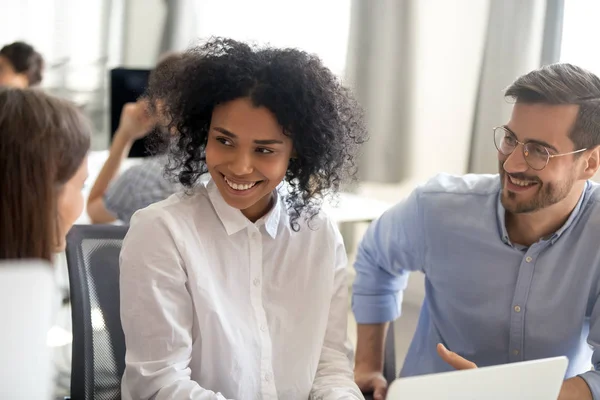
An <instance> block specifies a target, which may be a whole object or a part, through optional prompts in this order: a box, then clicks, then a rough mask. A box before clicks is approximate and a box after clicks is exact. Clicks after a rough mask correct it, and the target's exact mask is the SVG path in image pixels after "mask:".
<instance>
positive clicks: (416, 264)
mask: <svg viewBox="0 0 600 400" xmlns="http://www.w3.org/2000/svg"><path fill="white" fill-rule="evenodd" d="M422 221H423V218H422V210H421V209H420V205H419V189H416V190H415V191H413V193H412V194H411V195H410V196H409V197H408V198H407V199H406V200H404V201H403V202H401V203H399V204H397V205H396V206H394V207H392V208H391V209H389V210H387V211H386V212H385V213H384V214H383V215H382V216H381V217H380V218H379V219H377V220H376V221H375V222H373V223H372V224H371V225H370V226H369V229H368V230H367V233H366V234H365V236H364V237H363V239H362V241H361V243H360V245H359V248H358V254H357V256H356V261H355V263H354V269H355V270H356V278H355V281H354V286H353V292H352V310H353V312H354V315H355V317H356V321H357V322H358V323H359V324H377V323H383V322H388V321H393V320H394V319H396V318H398V316H399V315H400V309H401V303H402V292H403V290H404V289H405V288H406V285H407V283H408V274H409V272H410V271H416V270H419V271H423V264H424V254H425V248H426V240H425V235H424V234H423V230H424V229H423V222H422Z"/></svg>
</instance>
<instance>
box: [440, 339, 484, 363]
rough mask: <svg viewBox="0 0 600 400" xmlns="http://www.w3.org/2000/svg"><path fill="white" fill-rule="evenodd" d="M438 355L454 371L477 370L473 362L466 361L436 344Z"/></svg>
mask: <svg viewBox="0 0 600 400" xmlns="http://www.w3.org/2000/svg"><path fill="white" fill-rule="evenodd" d="M437 352H438V355H439V356H440V357H441V359H442V360H444V361H445V362H446V363H448V364H449V365H450V366H451V367H453V368H454V369H473V368H477V365H476V364H475V363H474V362H471V361H469V360H467V359H466V358H464V357H461V356H459V355H458V354H456V353H455V352H453V351H450V350H448V349H447V348H446V347H445V346H444V345H443V344H441V343H438V345H437Z"/></svg>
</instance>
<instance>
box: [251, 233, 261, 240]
mask: <svg viewBox="0 0 600 400" xmlns="http://www.w3.org/2000/svg"><path fill="white" fill-rule="evenodd" d="M250 236H251V237H252V239H258V238H259V237H260V234H259V233H258V232H252V234H251V235H250Z"/></svg>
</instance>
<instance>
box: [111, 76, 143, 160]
mask: <svg viewBox="0 0 600 400" xmlns="http://www.w3.org/2000/svg"><path fill="white" fill-rule="evenodd" d="M149 77H150V70H149V69H131V68H115V69H112V70H110V132H111V134H110V140H111V142H112V140H113V138H114V136H115V133H116V132H117V128H118V127H119V120H120V119H121V111H122V110H123V106H124V105H125V104H126V103H135V102H136V101H137V100H138V99H139V98H140V96H141V95H143V94H144V92H145V91H146V87H147V86H148V78H149ZM147 144H148V139H147V137H143V138H141V139H138V140H136V141H135V142H133V145H132V146H131V150H129V155H128V156H129V157H147V156H150V155H151V154H150V152H149V151H148V150H147Z"/></svg>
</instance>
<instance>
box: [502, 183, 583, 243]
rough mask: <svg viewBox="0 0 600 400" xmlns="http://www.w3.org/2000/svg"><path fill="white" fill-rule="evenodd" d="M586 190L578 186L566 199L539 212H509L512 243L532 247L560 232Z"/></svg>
mask: <svg viewBox="0 0 600 400" xmlns="http://www.w3.org/2000/svg"><path fill="white" fill-rule="evenodd" d="M578 186H579V187H578ZM584 188H585V184H583V185H577V184H576V186H574V187H573V190H572V191H571V193H570V194H569V195H568V196H567V197H566V198H565V199H563V200H562V201H560V202H558V203H556V204H553V205H551V206H550V207H546V208H544V209H542V210H539V211H535V212H532V213H525V214H513V213H510V212H508V211H507V212H506V214H505V217H504V218H505V224H506V230H507V232H508V236H509V238H510V240H511V242H513V243H517V244H520V245H523V246H531V245H532V244H534V243H536V242H538V241H539V240H540V239H543V238H546V237H548V236H550V235H552V234H553V233H554V232H556V231H558V230H559V229H560V228H561V227H562V226H563V225H564V224H565V222H567V219H569V216H570V215H571V213H572V212H573V209H575V206H576V205H577V202H578V201H579V198H580V197H581V194H582V193H583V189H584Z"/></svg>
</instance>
